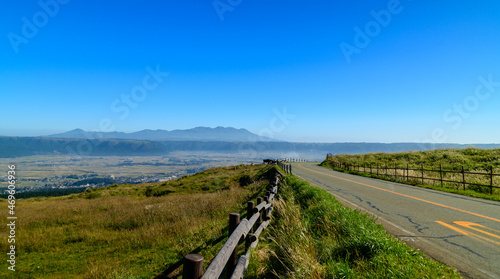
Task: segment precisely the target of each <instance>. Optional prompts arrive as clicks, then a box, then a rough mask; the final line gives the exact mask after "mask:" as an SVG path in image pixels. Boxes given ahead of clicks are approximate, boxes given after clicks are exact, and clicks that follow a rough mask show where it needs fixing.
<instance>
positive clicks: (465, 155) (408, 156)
mask: <svg viewBox="0 0 500 279" xmlns="http://www.w3.org/2000/svg"><path fill="white" fill-rule="evenodd" d="M338 164H342V166H346V165H349V166H350V167H349V171H350V172H351V173H354V174H360V173H359V172H358V171H364V172H365V174H364V175H367V176H372V177H378V178H383V179H391V180H395V179H394V174H395V171H394V168H395V167H396V168H398V169H401V170H398V171H397V172H396V174H397V176H398V177H402V176H404V175H405V174H406V172H405V171H403V170H402V169H406V168H407V167H408V168H409V169H410V171H409V175H410V176H415V177H420V176H421V171H420V169H421V168H422V165H423V166H424V169H425V170H434V171H424V177H425V178H426V179H424V185H422V182H421V179H408V180H406V179H398V180H397V181H398V182H403V183H410V184H413V185H422V186H426V187H431V188H434V189H439V190H445V191H449V192H455V193H460V194H466V195H471V196H477V197H482V198H489V199H494V200H500V189H495V188H493V195H489V194H490V191H491V189H490V188H489V187H485V186H479V185H490V183H491V182H492V183H493V185H494V186H500V176H496V175H494V176H492V177H491V176H490V174H491V172H493V173H494V174H500V149H478V148H467V149H438V150H432V151H412V152H398V153H368V154H360V155H349V154H340V155H335V156H327V159H326V160H325V161H324V162H323V163H322V165H323V166H328V167H335V166H336V165H338ZM354 166H361V167H360V168H357V167H354ZM377 166H378V167H382V168H385V166H388V167H389V168H392V170H388V173H389V174H391V175H392V176H393V177H392V178H391V177H387V176H384V173H385V170H383V171H379V173H380V175H376V174H375V173H376V171H375V170H374V168H376V167H377ZM370 167H371V168H372V172H373V173H374V174H366V172H370ZM343 168H344V169H345V167H343ZM462 168H463V170H464V172H466V173H465V174H464V175H462V173H461V171H462ZM411 169H416V170H413V171H412V170H411ZM440 169H441V170H443V171H448V172H446V173H442V174H441V175H442V177H440V173H439V172H437V170H440ZM452 172H454V173H452ZM467 172H474V174H467ZM427 178H429V179H427ZM430 178H432V179H436V180H431V179H430ZM441 178H442V179H443V180H450V181H458V183H453V182H446V181H445V182H444V183H443V187H441V181H439V179H441ZM464 178H465V181H467V182H470V183H473V184H476V185H466V187H465V190H464V189H463V184H462V183H461V181H463V179H464Z"/></svg>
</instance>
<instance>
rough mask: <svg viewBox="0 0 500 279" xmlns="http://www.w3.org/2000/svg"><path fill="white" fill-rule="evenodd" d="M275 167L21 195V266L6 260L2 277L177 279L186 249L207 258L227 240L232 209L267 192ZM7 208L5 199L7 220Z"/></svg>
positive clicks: (1, 203)
mask: <svg viewBox="0 0 500 279" xmlns="http://www.w3.org/2000/svg"><path fill="white" fill-rule="evenodd" d="M273 171H274V168H273V167H270V166H264V165H255V166H249V165H240V166H234V167H222V168H214V169H209V170H206V171H204V172H201V173H198V174H195V175H191V176H186V177H183V178H180V179H177V180H172V181H168V182H164V183H151V184H136V185H113V186H109V187H105V188H98V189H87V190H86V191H84V192H83V193H79V194H72V195H68V196H63V197H43V198H40V197H38V198H30V199H23V200H18V202H17V203H16V216H17V217H18V219H17V225H18V230H17V235H16V250H17V251H16V252H17V257H16V271H15V273H13V272H12V271H10V270H8V269H7V267H6V264H5V263H4V265H3V266H4V268H2V269H1V270H0V278H99V279H100V278H154V277H155V276H157V275H160V274H163V276H164V277H163V278H178V276H179V274H180V273H181V269H182V267H181V264H182V259H183V257H184V256H185V255H187V254H190V253H197V254H201V255H203V256H204V258H205V265H206V266H207V265H208V264H209V263H210V261H211V259H212V258H213V257H214V256H215V255H216V253H217V252H218V250H219V249H220V248H221V247H222V245H223V243H224V241H225V240H226V238H227V234H228V231H227V221H228V214H229V213H230V212H240V213H243V212H245V211H246V202H247V201H248V200H254V199H256V197H257V196H262V195H263V191H265V188H266V187H265V186H267V184H268V183H269V180H268V179H269V177H268V175H269V173H270V172H273ZM7 205H8V204H7V202H6V201H5V200H3V199H2V200H0V207H2V208H5V210H1V211H0V217H1V218H3V219H4V220H7V219H6V217H7V212H8V210H7ZM7 230H8V227H7V226H1V227H0V236H1V242H0V250H1V251H8V245H10V244H9V243H8V242H7V235H8V231H7ZM206 266H205V268H206Z"/></svg>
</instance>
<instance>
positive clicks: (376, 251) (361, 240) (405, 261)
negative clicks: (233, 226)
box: [245, 175, 461, 279]
mask: <svg viewBox="0 0 500 279" xmlns="http://www.w3.org/2000/svg"><path fill="white" fill-rule="evenodd" d="M274 209H275V210H273V217H272V218H273V220H272V222H271V225H270V227H268V229H267V230H266V231H264V235H263V240H262V241H261V242H259V245H258V247H257V249H256V250H254V251H253V252H252V258H251V263H250V265H249V270H248V272H247V275H246V277H245V278H255V279H257V278H304V279H315V278H461V277H460V275H459V274H458V273H457V272H456V271H455V270H454V269H452V268H450V267H447V266H445V265H443V264H441V263H438V262H435V261H433V260H431V259H429V258H427V257H426V256H425V255H424V254H423V253H422V252H420V251H418V250H415V249H413V248H410V247H409V246H407V245H406V244H404V243H403V242H401V241H399V240H397V239H396V238H394V237H392V236H391V235H389V234H388V233H387V232H385V230H384V229H383V227H382V226H381V225H378V224H376V223H375V221H374V219H373V218H372V217H370V216H368V215H366V214H362V213H360V212H358V211H355V210H352V209H349V208H347V207H344V206H342V205H341V204H340V203H339V202H338V201H337V200H336V199H335V198H334V197H333V196H332V195H331V194H329V193H327V192H326V191H324V190H322V189H319V188H316V187H312V186H310V185H309V184H308V183H307V182H304V181H302V180H299V179H298V178H296V177H294V176H292V175H289V176H287V177H286V182H285V183H284V185H282V186H280V190H279V197H278V200H277V202H276V203H275V205H274ZM261 238H262V237H261Z"/></svg>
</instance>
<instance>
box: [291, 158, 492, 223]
mask: <svg viewBox="0 0 500 279" xmlns="http://www.w3.org/2000/svg"><path fill="white" fill-rule="evenodd" d="M298 166H299V167H300V168H303V169H305V170H308V171H312V172H315V173H319V174H322V175H326V176H330V177H333V178H337V179H340V180H344V181H347V182H352V183H355V184H358V185H362V186H366V187H370V188H373V189H377V190H380V191H384V192H388V193H391V194H394V195H398V196H402V197H406V198H410V199H414V200H417V201H421V202H425V203H429V204H433V205H437V206H440V207H444V208H448V209H451V210H455V211H459V212H462V213H466V214H470V215H474V216H477V217H481V218H484V219H488V220H492V221H495V222H500V219H496V218H493V217H488V216H484V215H481V214H477V213H474V212H470V211H467V210H463V209H459V208H455V207H452V206H448V205H444V204H440V203H436V202H431V201H428V200H424V199H421V198H417V197H413V196H409V195H405V194H401V193H398V192H394V191H391V190H387V189H383V188H379V187H375V186H372V185H368V184H365V183H361V182H356V181H353V180H349V179H346V178H342V177H338V176H335V175H331V174H326V173H323V172H319V171H315V170H312V169H308V168H305V167H303V166H302V165H301V164H298Z"/></svg>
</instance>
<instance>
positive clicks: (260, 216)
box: [255, 197, 263, 228]
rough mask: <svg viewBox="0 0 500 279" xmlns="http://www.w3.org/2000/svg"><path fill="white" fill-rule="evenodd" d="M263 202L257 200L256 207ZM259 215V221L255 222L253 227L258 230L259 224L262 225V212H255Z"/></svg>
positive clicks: (259, 198)
mask: <svg viewBox="0 0 500 279" xmlns="http://www.w3.org/2000/svg"><path fill="white" fill-rule="evenodd" d="M262 201H263V199H262V197H258V198H257V205H259V204H261V203H262ZM257 214H259V219H257V222H256V223H255V224H256V225H255V227H256V228H258V227H260V224H262V212H257Z"/></svg>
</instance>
